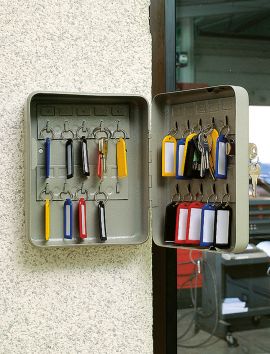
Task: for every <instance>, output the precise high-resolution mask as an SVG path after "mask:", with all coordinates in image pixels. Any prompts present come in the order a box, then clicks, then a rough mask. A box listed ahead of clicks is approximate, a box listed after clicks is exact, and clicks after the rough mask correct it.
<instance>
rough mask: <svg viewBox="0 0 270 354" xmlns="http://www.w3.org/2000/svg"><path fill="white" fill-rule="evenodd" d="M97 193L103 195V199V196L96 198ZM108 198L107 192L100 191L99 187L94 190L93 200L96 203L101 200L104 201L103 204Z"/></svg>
mask: <svg viewBox="0 0 270 354" xmlns="http://www.w3.org/2000/svg"><path fill="white" fill-rule="evenodd" d="M98 195H103V196H104V198H105V199H103V198H102V199H98V198H97V196H98ZM108 200H109V196H108V194H107V193H105V192H101V191H100V187H99V190H98V192H96V193H95V194H94V201H95V202H96V203H97V204H98V203H99V202H101V201H102V202H103V203H104V205H105V204H106V203H107V201H108Z"/></svg>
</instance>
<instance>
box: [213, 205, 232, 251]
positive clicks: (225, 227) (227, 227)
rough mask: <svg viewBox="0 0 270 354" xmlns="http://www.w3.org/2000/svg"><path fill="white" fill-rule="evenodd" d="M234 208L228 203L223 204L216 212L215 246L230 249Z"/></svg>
mask: <svg viewBox="0 0 270 354" xmlns="http://www.w3.org/2000/svg"><path fill="white" fill-rule="evenodd" d="M231 224H232V208H231V207H230V206H229V205H228V204H227V203H226V204H223V203H222V204H221V205H220V206H219V207H218V208H217V211H216V218H215V238H214V246H215V247H217V248H230V244H231Z"/></svg>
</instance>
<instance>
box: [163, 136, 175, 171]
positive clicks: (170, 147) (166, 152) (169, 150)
mask: <svg viewBox="0 0 270 354" xmlns="http://www.w3.org/2000/svg"><path fill="white" fill-rule="evenodd" d="M175 167H176V139H175V138H174V137H173V136H171V135H167V136H165V138H164V139H163V140H162V176H164V177H171V176H175Z"/></svg>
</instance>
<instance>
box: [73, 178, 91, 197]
mask: <svg viewBox="0 0 270 354" xmlns="http://www.w3.org/2000/svg"><path fill="white" fill-rule="evenodd" d="M83 187H84V182H82V186H81V188H78V189H77V190H76V192H75V199H76V200H77V199H78V192H81V194H85V195H86V198H85V199H86V200H88V190H87V189H86V188H83ZM83 189H84V190H83Z"/></svg>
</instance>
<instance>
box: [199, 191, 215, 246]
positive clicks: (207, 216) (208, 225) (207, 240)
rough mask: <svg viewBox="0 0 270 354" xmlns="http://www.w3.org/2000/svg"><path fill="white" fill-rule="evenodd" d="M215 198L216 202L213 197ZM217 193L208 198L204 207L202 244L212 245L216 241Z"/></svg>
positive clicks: (201, 233)
mask: <svg viewBox="0 0 270 354" xmlns="http://www.w3.org/2000/svg"><path fill="white" fill-rule="evenodd" d="M212 198H214V202H211V199H212ZM216 202H217V195H216V194H215V193H212V194H211V195H210V196H209V198H208V199H207V203H206V204H205V205H204V206H203V208H202V221H201V231H200V246H202V247H210V246H212V245H213V243H214V237H215V218H216V210H217V204H216Z"/></svg>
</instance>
